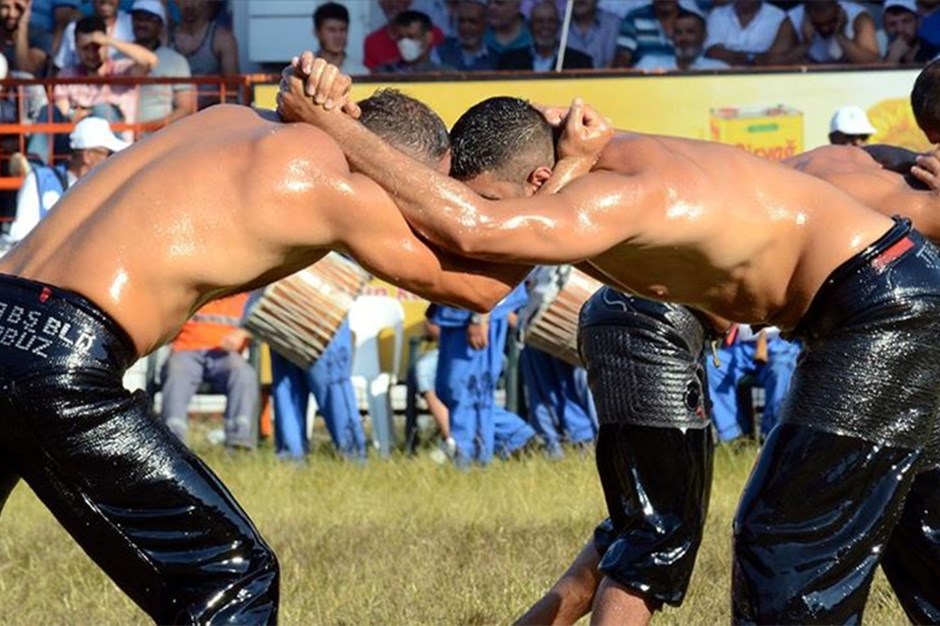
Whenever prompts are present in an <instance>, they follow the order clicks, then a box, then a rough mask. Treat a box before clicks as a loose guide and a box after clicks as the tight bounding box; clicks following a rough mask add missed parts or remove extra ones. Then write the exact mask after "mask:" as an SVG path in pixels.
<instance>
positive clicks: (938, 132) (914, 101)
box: [911, 60, 940, 143]
mask: <svg viewBox="0 0 940 626" xmlns="http://www.w3.org/2000/svg"><path fill="white" fill-rule="evenodd" d="M911 108H912V109H913V110H914V119H916V120H917V125H918V126H920V129H921V130H922V131H924V134H925V135H927V139H928V140H929V141H930V143H940V60H935V61H932V62H931V63H929V64H928V65H927V67H925V68H924V69H923V70H922V71H921V73H920V75H918V76H917V80H916V81H914V88H913V89H911Z"/></svg>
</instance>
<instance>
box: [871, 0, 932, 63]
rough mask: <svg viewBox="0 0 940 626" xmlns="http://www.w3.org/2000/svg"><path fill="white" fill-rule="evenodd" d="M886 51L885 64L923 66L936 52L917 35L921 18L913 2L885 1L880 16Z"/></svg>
mask: <svg viewBox="0 0 940 626" xmlns="http://www.w3.org/2000/svg"><path fill="white" fill-rule="evenodd" d="M881 21H882V24H883V25H884V31H885V34H886V35H887V36H888V49H887V51H886V52H885V62H886V63H888V64H890V65H909V64H912V63H916V64H918V65H923V64H924V63H926V62H927V61H929V60H930V59H932V58H933V56H934V54H936V52H937V51H936V50H934V49H933V47H931V46H930V44H928V43H927V42H926V41H924V40H923V39H921V37H920V36H919V35H918V34H917V33H918V29H919V28H920V22H921V18H920V15H918V13H917V4H916V3H915V2H914V0H886V2H885V5H884V12H883V13H882V16H881Z"/></svg>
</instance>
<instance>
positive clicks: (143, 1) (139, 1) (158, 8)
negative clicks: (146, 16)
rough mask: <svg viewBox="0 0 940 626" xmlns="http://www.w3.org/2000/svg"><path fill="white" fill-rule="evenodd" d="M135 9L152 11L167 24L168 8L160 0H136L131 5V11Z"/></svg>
mask: <svg viewBox="0 0 940 626" xmlns="http://www.w3.org/2000/svg"><path fill="white" fill-rule="evenodd" d="M134 11H146V12H147V13H152V14H154V15H156V16H157V17H159V18H160V19H161V20H163V23H164V24H166V8H165V7H164V6H163V3H162V2H160V0H134V4H133V5H131V13H133V12H134Z"/></svg>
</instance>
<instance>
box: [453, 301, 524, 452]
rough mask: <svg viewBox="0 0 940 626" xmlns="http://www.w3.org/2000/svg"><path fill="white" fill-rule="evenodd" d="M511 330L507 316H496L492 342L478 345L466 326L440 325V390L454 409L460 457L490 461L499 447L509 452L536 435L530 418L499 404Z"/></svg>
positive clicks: (490, 337) (491, 333) (490, 332)
mask: <svg viewBox="0 0 940 626" xmlns="http://www.w3.org/2000/svg"><path fill="white" fill-rule="evenodd" d="M508 329H509V323H508V322H507V321H506V319H505V318H504V319H491V320H490V324H489V344H488V345H487V347H486V348H484V349H482V350H474V349H473V348H471V347H470V344H469V343H467V328H466V326H442V327H441V338H440V344H439V355H438V363H437V383H436V387H437V395H438V397H440V399H441V401H442V402H443V403H444V404H445V405H446V406H447V408H448V409H449V410H450V434H451V437H453V438H454V441H456V442H457V457H458V462H467V461H476V462H477V463H481V464H486V463H489V462H490V461H491V460H492V458H493V454H494V452H496V451H498V452H499V454H500V455H501V456H507V455H509V454H511V453H512V452H514V451H516V450H518V449H519V448H521V447H522V446H524V445H525V444H526V443H528V442H529V440H530V439H532V437H534V436H535V431H534V430H533V429H532V427H531V426H529V425H528V424H527V423H526V422H525V420H523V419H522V418H521V417H519V416H518V415H516V414H515V413H513V412H511V411H507V410H506V409H504V408H502V407H498V406H496V399H495V391H496V383H497V381H499V376H500V374H501V373H502V370H503V351H504V349H505V347H506V335H507V332H508Z"/></svg>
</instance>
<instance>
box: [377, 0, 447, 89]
mask: <svg viewBox="0 0 940 626" xmlns="http://www.w3.org/2000/svg"><path fill="white" fill-rule="evenodd" d="M393 24H394V27H395V36H396V37H397V38H398V41H397V45H398V52H399V55H400V57H401V58H399V60H398V61H395V62H394V63H389V64H386V65H380V66H379V68H378V69H377V70H376V73H379V74H418V73H422V72H452V71H454V68H452V67H448V66H445V65H441V64H439V63H435V62H434V61H432V60H431V46H432V45H433V43H432V42H433V40H434V35H433V33H432V32H431V28H432V24H431V18H429V17H428V16H427V15H425V14H424V13H422V12H421V11H410V10H409V11H402V12H401V13H399V14H398V16H397V17H395V21H394V22H393Z"/></svg>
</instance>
